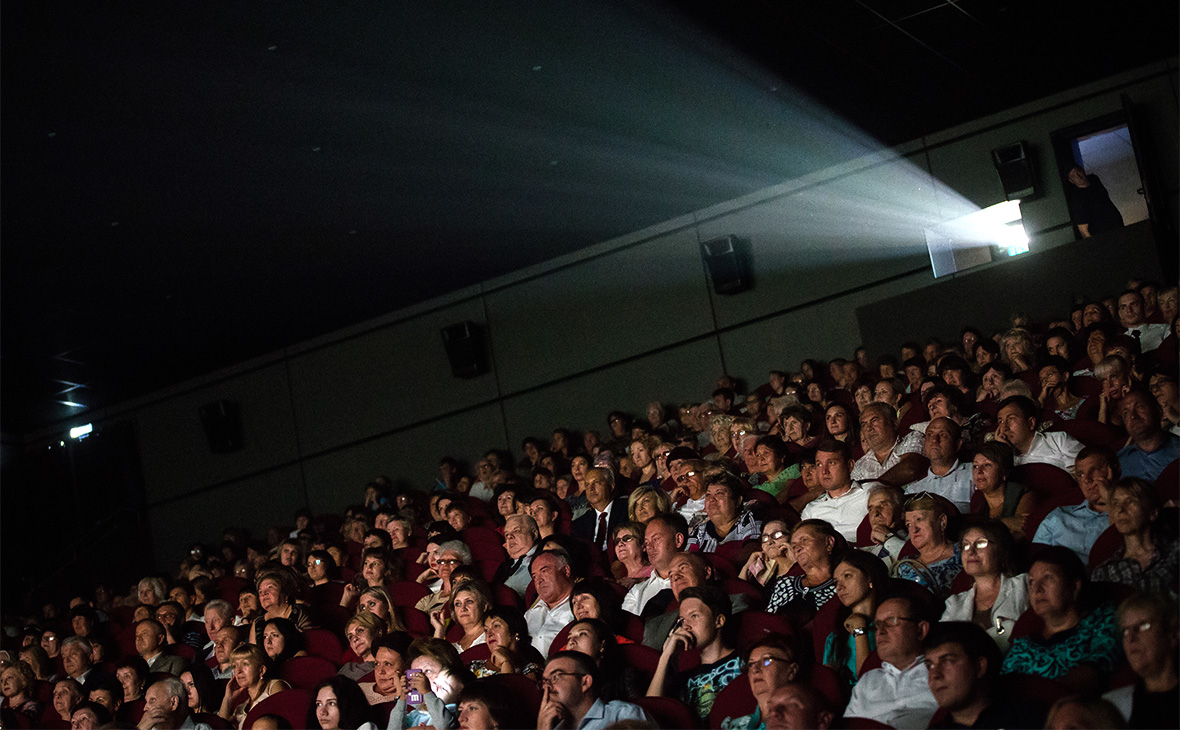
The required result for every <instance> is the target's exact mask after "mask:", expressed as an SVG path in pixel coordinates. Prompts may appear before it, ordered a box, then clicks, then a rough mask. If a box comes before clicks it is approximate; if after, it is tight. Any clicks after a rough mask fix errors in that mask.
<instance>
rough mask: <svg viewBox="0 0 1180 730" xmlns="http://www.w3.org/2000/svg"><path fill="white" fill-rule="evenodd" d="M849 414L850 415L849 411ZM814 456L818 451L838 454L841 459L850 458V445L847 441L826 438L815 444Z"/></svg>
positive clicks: (849, 459)
mask: <svg viewBox="0 0 1180 730" xmlns="http://www.w3.org/2000/svg"><path fill="white" fill-rule="evenodd" d="M849 415H852V414H851V413H850V414H849ZM815 451H816V456H817V458H818V456H819V452H821V451H822V452H824V453H826V454H839V455H840V460H841V461H851V460H852V447H851V446H849V445H848V442H847V441H841V440H840V439H835V438H826V439H824V440H822V441H820V442H819V443H818V444H816V445H815Z"/></svg>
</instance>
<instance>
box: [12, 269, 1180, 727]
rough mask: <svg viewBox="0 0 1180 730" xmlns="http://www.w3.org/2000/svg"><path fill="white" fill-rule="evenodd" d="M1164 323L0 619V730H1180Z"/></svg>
mask: <svg viewBox="0 0 1180 730" xmlns="http://www.w3.org/2000/svg"><path fill="white" fill-rule="evenodd" d="M1176 314H1177V313H1176V289H1175V287H1172V288H1170V289H1164V288H1163V287H1161V286H1159V285H1156V284H1152V283H1150V282H1134V286H1132V287H1130V288H1128V289H1127V290H1126V291H1124V292H1123V293H1121V294H1120V295H1118V296H1116V297H1112V298H1110V299H1108V300H1105V301H1100V302H1087V303H1084V304H1079V305H1078V306H1077V307H1075V308H1074V309H1073V310H1072V311H1070V312H1064V311H1063V312H1062V316H1061V318H1060V320H1059V321H1053V322H1048V323H1045V326H1039V325H1037V324H1035V323H1030V322H1027V321H1024V320H1022V319H1020V318H1014V322H1013V326H1012V327H1011V329H1009V330H1006V331H1003V332H998V333H995V334H994V336H992V337H986V336H985V335H984V334H983V333H981V332H979V331H978V330H976V329H975V328H972V327H966V328H964V330H963V333H962V335H963V336H962V339H961V341H959V342H956V343H954V344H953V345H950V346H947V345H944V344H943V343H941V342H939V341H937V340H930V341H928V342H926V343H925V344H924V345H919V344H917V343H913V342H910V343H905V344H904V345H903V346H902V347H901V352H900V357H894V356H892V355H887V356H884V357H882V358H881V360H880V361H879V362H877V363H870V362H869V361H868V359H867V354H866V353H865V351H864V349H863V348H860V349H858V350H856V352H855V355H854V356H853V357H852V358H851V359H847V360H846V359H843V358H838V359H835V360H832V361H830V362H828V363H826V364H824V363H821V362H818V361H815V360H805V361H803V362H802V363H801V365H800V367H799V370H798V372H796V373H788V372H784V371H779V370H775V371H771V372H770V373H769V375H768V377H767V382H766V383H765V384H763V385H761V386H758V387H753V388H749V389H748V392H747V393H745V394H744V395H741V396H739V395H738V393H739V392H740V391H741V389H739V388H738V385H737V383H736V382H735V381H734V379H733V378H730V377H729V376H723V377H722V378H721V379H720V380H719V381H718V382H717V384H716V387H715V388H714V389H713V390H712V391H711V392H710V393H709V398H708V400H706V401H704V402H703V403H700V404H689V405H684V406H681V407H680V408H678V409H671V408H666V407H665V406H664V405H662V404H660V403H658V402H656V403H651V404H649V405H648V407H647V410H646V413H645V418H644V419H642V420H640V421H632V419H631V418H630V417H629V416H628V415H627V414H625V413H622V412H618V411H615V412H611V413H610V414H609V415H608V417H607V426H608V428H609V431H608V432H607V433H606V434H600V433H598V432H596V431H593V430H587V431H585V432H584V433H583V434H581V435H579V434H578V433H576V432H574V431H571V430H569V429H566V428H556V429H555V430H554V431H553V433H552V438H551V439H549V440H541V439H537V438H532V437H530V438H528V439H525V440H524V441H523V443H522V444H521V449H522V458H521V459H520V460H519V461H518V460H516V459H514V458H513V457H512V455H511V454H508V453H505V452H503V451H500V450H490V451H487V452H486V453H485V454H484V455H483V456H482V458H480V459H479V460H478V461H477V463H475V465H474V468H473V473H472V474H467V473H465V471H464V469H463V468H462V466H461V464H460V462H459V461H458V460H457V459H454V458H451V457H445V458H443V459H442V460H441V461H440V462H439V477H438V480H437V482H436V483H435V484H434V485H433V487H432V488H431V489H421V490H413V489H405V488H401V489H399V488H395V487H394V486H393V484H392V483H391V480H389V479H388V478H385V477H379V478H377V479H374V480H373V482H372V483H370V484H368V485H366V487H365V489H364V493H363V499H362V501H361V502H358V504H356V505H355V506H352V507H350V508H348V509H347V510H346V511H345V512H344V514H343V515H334V514H320V515H315V514H313V513H311V512H310V511H308V510H306V509H302V508H301V509H299V510H298V511H295V512H294V517H295V519H294V525H293V526H287V527H283V528H271V530H270V532H269V534H268V535H267V537H266V539H264V540H251V539H250V538H249V536H248V534H247V533H246V532H245V531H244V530H242V529H239V528H232V529H230V528H227V529H226V531H225V532H224V533H223V534H222V535H221V544H220V548H219V549H218V550H216V551H213V550H210V549H209V548H208V547H206V546H205V545H203V544H201V543H200V542H198V543H196V544H194V545H193V547H192V549H191V551H190V554H189V555H188V556H187V557H186V558H185V559H184V560H183V562H182V563H181V565H180V566H179V568H178V570H177V571H175V572H174V573H172V574H170V575H152V576H147V577H144V578H143V579H142V580H140V581H139V583H138V584H137V585H135V586H133V587H131V589H130V590H129V591H127V594H126V595H123V596H118V595H116V592H115V591H113V590H111V588H110V586H109V585H107V584H101V585H98V586H97V587H87V589H86V593H84V594H82V593H79V594H78V595H76V596H75V597H73V599H72V600H70V601H69V608H68V614H65V615H60V616H59V614H58V613H57V610H58V607H56V606H54V605H52V604H51V605H48V606H46V607H45V609H44V610H43V612H42V615H39V616H30V617H27V618H26V619H24V620H23V621H22V622H21V623H20V624H19V625H12V626H6V627H5V629H6V631H5V637H4V645H3V649H4V650H3V651H2V652H0V690H2V692H3V703H2V705H0V725H2V726H3V727H21V728H33V727H44V728H71V727H72V728H75V729H76V730H79V729H85V728H96V727H114V728H133V727H134V728H142V729H144V730H146V729H147V728H181V727H184V728H206V727H208V728H230V727H233V728H270V727H309V728H324V729H325V730H326V729H329V728H354V729H355V728H362V727H363V728H372V729H374V730H375V729H376V728H390V730H403V729H404V728H411V727H418V726H429V727H434V728H457V727H461V728H471V729H475V728H502V729H507V728H521V727H527V728H533V727H535V728H537V730H555V729H556V728H571V729H573V728H578V729H585V730H597V729H599V728H607V727H660V728H724V729H725V730H759V729H760V728H795V727H807V728H827V727H837V728H838V727H845V728H880V727H885V728H889V727H892V728H926V727H932V728H944V727H945V728H952V727H980V728H996V727H1005V728H1034V727H1036V728H1039V727H1178V726H1180V717H1178V707H1180V695H1178V676H1180V675H1178V670H1180V668H1178V664H1180V661H1178V655H1177V654H1178V651H1180V631H1178V626H1177V624H1178V622H1180V616H1178V609H1177V603H1176V601H1177V593H1178V589H1180V563H1178V561H1180V547H1178V546H1180V541H1178V539H1177V537H1178V535H1177V513H1176V506H1177V500H1178V497H1180V494H1178V492H1180V488H1178V477H1177V455H1178V451H1180V448H1178V443H1180V437H1178V433H1180V430H1178V428H1180V427H1178V423H1177V421H1178V418H1180V417H1178V413H1180V404H1178V403H1177V386H1176V383H1177V351H1178V348H1177V333H1176V328H1177V316H1176ZM360 496H361V495H360V494H359V493H358V497H360ZM208 537H209V536H201V535H194V536H193V538H194V539H195V540H200V539H202V538H206V539H207V538H208ZM62 610H63V612H64V606H63V607H62Z"/></svg>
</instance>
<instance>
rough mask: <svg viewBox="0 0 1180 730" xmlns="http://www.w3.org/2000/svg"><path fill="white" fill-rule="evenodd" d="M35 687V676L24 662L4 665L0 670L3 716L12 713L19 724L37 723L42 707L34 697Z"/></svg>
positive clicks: (1, 710) (29, 725)
mask: <svg viewBox="0 0 1180 730" xmlns="http://www.w3.org/2000/svg"><path fill="white" fill-rule="evenodd" d="M36 687H37V677H36V676H35V675H34V673H33V668H32V667H30V666H29V665H28V664H27V663H26V662H20V661H18V662H17V663H15V664H10V665H8V666H7V667H5V668H4V671H2V672H0V694H3V695H4V702H3V704H2V705H0V712H2V713H3V714H4V715H5V716H7V715H8V713H12V716H13V717H14V718H15V719H16V723H17V725H19V726H23V727H32V726H33V725H36V724H37V723H39V722H40V721H41V713H42V712H43V711H44V708H43V707H41V703H40V702H38V701H37V699H36V697H35V694H36V691H37V689H36Z"/></svg>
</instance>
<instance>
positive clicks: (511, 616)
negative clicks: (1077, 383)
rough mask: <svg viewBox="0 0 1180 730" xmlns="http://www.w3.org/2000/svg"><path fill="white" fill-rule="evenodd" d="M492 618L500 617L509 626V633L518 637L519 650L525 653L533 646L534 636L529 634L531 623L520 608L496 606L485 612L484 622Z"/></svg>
mask: <svg viewBox="0 0 1180 730" xmlns="http://www.w3.org/2000/svg"><path fill="white" fill-rule="evenodd" d="M492 619H499V620H500V621H503V622H504V623H505V624H506V625H507V626H508V633H510V634H512V636H514V637H515V638H516V647H517V651H519V652H522V653H523V652H525V651H527V650H528V648H530V647H531V646H532V637H531V636H529V624H528V621H526V620H525V618H524V613H522V612H521V610H520V609H518V608H512V607H511V606H495V607H493V608H492V610H490V611H488V612H487V613H486V614H484V617H483V620H484V624H485V625H486V624H487V622H488V621H491V620H492Z"/></svg>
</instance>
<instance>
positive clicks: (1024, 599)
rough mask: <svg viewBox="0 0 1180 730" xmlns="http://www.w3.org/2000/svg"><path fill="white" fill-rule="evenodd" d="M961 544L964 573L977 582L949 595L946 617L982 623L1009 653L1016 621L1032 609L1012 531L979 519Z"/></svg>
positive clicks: (1026, 577)
mask: <svg viewBox="0 0 1180 730" xmlns="http://www.w3.org/2000/svg"><path fill="white" fill-rule="evenodd" d="M959 545H960V553H961V554H962V556H963V572H964V573H966V574H967V575H969V576H971V577H972V578H974V579H975V583H974V584H973V585H972V586H971V587H970V588H968V589H967V590H965V591H962V592H960V593H955V594H952V595H950V596H948V597H947V599H946V610H945V611H943V613H942V620H943V621H970V622H972V623H975V624H978V625H979V626H981V627H983V628H984V629H985V630H986V631H987V633H988V635H989V636H991V637H992V639H993V640H995V642H996V645H997V646H999V647H1000V651H1001V652H1007V651H1008V647H1009V646H1010V645H1011V643H1012V629H1013V628H1014V627H1015V626H1016V620H1017V619H1018V618H1020V616H1021V614H1023V613H1024V611H1025V610H1026V609H1027V608H1028V574H1027V573H1021V574H1019V575H1017V574H1016V569H1015V567H1014V562H1013V561H1014V559H1015V555H1014V554H1013V552H1014V550H1015V542H1014V541H1013V540H1012V533H1011V532H1009V531H1008V528H1007V527H1005V526H1004V523H1002V522H999V521H997V520H975V521H973V522H971V523H970V524H969V525H968V526H967V529H965V530H964V531H963V539H962V540H961V541H960V543H959Z"/></svg>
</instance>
